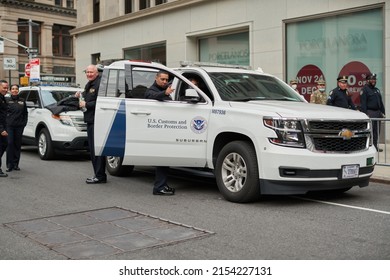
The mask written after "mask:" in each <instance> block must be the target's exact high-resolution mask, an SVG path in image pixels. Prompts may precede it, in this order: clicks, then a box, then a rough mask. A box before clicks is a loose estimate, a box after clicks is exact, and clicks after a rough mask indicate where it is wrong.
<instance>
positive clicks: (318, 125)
mask: <svg viewBox="0 0 390 280" xmlns="http://www.w3.org/2000/svg"><path fill="white" fill-rule="evenodd" d="M367 126H368V122H361V121H359V122H335V121H331V122H329V121H324V122H321V121H311V122H309V130H314V129H315V130H338V131H339V130H342V129H343V128H348V129H350V130H365V129H367V128H368V127H367Z"/></svg>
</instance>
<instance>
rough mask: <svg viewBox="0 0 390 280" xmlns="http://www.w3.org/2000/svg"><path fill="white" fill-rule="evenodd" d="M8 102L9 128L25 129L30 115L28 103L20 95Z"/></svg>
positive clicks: (14, 96) (11, 97)
mask: <svg viewBox="0 0 390 280" xmlns="http://www.w3.org/2000/svg"><path fill="white" fill-rule="evenodd" d="M6 100H7V104H8V110H7V126H9V127H25V126H26V124H27V115H28V113H27V106H26V101H25V100H24V99H23V98H21V97H19V95H11V96H10V97H9V98H7V99H6Z"/></svg>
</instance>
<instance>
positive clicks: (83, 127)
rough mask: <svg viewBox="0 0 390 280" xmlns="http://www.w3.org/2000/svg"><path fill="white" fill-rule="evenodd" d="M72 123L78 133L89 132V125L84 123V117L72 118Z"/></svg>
mask: <svg viewBox="0 0 390 280" xmlns="http://www.w3.org/2000/svg"><path fill="white" fill-rule="evenodd" d="M71 118H72V122H73V124H74V126H75V128H76V129H77V130H78V131H87V124H86V123H85V122H84V117H83V116H80V117H77V116H72V117H71Z"/></svg>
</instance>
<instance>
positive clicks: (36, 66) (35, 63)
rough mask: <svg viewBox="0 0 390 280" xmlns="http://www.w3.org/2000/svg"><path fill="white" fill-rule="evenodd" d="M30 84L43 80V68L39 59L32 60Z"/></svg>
mask: <svg viewBox="0 0 390 280" xmlns="http://www.w3.org/2000/svg"><path fill="white" fill-rule="evenodd" d="M29 64H30V66H31V67H30V82H39V81H40V80H41V68H40V67H41V66H40V64H41V63H40V60H39V58H34V59H30V62H29Z"/></svg>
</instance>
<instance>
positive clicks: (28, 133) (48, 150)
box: [19, 86, 88, 160]
mask: <svg viewBox="0 0 390 280" xmlns="http://www.w3.org/2000/svg"><path fill="white" fill-rule="evenodd" d="M77 91H82V89H80V88H75V87H58V86H32V87H22V88H20V93H19V95H20V96H21V97H22V98H24V99H25V100H26V102H27V109H28V122H27V126H26V127H25V129H24V132H23V144H29V145H37V146H38V153H39V156H40V158H41V159H43V160H49V159H53V158H54V157H55V155H56V151H60V150H62V151H75V150H87V149H88V140H87V132H86V131H87V128H86V124H85V123H84V118H83V113H82V112H81V111H80V110H78V109H77V108H75V107H74V106H73V107H72V106H67V105H66V103H64V105H61V106H56V105H57V104H60V103H61V102H62V101H64V100H66V99H70V98H72V96H74V94H75V92H77ZM75 101H76V102H77V100H75ZM48 108H54V109H56V110H55V113H53V112H52V111H51V110H49V109H48Z"/></svg>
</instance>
